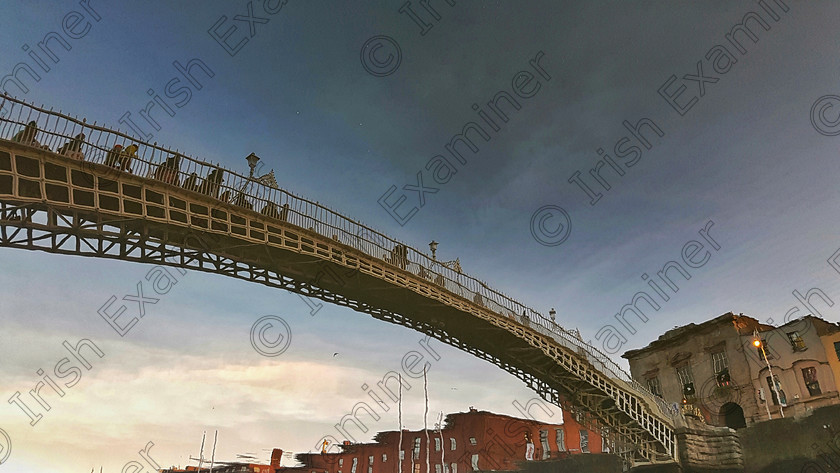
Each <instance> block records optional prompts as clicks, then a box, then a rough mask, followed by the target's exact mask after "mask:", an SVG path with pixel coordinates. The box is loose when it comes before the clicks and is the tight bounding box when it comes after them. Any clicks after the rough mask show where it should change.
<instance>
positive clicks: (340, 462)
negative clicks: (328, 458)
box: [338, 458, 344, 467]
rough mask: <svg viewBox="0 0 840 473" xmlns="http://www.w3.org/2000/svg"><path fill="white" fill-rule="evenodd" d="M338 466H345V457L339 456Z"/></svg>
mask: <svg viewBox="0 0 840 473" xmlns="http://www.w3.org/2000/svg"><path fill="white" fill-rule="evenodd" d="M338 466H339V467H342V466H344V459H343V458H339V459H338Z"/></svg>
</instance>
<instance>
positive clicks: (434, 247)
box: [429, 240, 438, 259]
mask: <svg viewBox="0 0 840 473" xmlns="http://www.w3.org/2000/svg"><path fill="white" fill-rule="evenodd" d="M437 246H438V242H436V241H434V240H432V241H431V242H429V249H430V250H432V259H437V258H435V251H437Z"/></svg>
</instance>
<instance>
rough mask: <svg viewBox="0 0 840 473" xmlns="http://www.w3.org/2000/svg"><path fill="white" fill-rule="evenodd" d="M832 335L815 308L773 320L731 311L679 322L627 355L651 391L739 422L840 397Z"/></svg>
mask: <svg viewBox="0 0 840 473" xmlns="http://www.w3.org/2000/svg"><path fill="white" fill-rule="evenodd" d="M756 340H759V341H760V342H762V343H763V348H764V350H763V351H762V349H761V348H762V347H761V346H756V345H755V342H756ZM835 342H840V325H837V324H831V323H828V322H826V321H824V320H822V319H820V318H817V317H813V316H810V315H809V316H805V317H802V318H799V319H796V320H793V321H790V322H788V323H786V324H785V325H782V326H781V327H774V326H772V325H767V324H762V323H760V322H759V321H758V320H756V319H754V318H752V317H748V316H745V315H743V314H739V315H735V314H733V313H732V312H729V313H726V314H723V315H721V316H719V317H716V318H714V319H711V320H708V321H706V322H703V323H700V324H693V323H692V324H688V325H685V326H682V327H676V328H674V329H672V330H669V331H667V332H665V333H664V334H663V335H662V336H660V337H659V338H658V339H657V340H654V341H653V342H651V343H650V344H649V345H648V346H646V347H644V348H641V349H638V350H630V351H628V352H626V353H625V354H624V355H622V357H624V358H626V359H627V360H628V361H629V363H630V372H631V374H632V376H633V378H634V379H636V380H638V381H639V382H640V383H642V384H643V385H644V386H647V387H648V389H649V390H650V391H651V392H653V393H654V394H657V395H659V396H661V397H662V398H663V399H665V400H666V401H667V402H669V403H672V404H674V405H676V406H679V405H682V406H683V410H684V412H695V413H697V414H699V415H700V416H701V417H702V418H703V420H704V421H705V422H706V423H708V424H711V425H716V426H727V427H732V428H736V429H737V428H741V427H744V426H746V425H748V424H752V423H755V422H760V421H762V420H766V419H768V418H771V417H772V418H777V417H779V416H780V415H781V414H782V411H784V414H785V415H788V416H802V415H805V414H807V413H808V411H810V410H811V409H813V408H815V407H819V406H823V405H827V404H835V403H838V402H839V401H840V399H838V393H837V382H836V381H835V379H840V377H838V378H835V373H837V374H840V358H838V354H840V343H838V344H837V345H836V347H837V349H838V351H835V349H834V348H835V345H834V343H835ZM829 347H830V348H829ZM764 353H766V354H767V360H765V358H764ZM834 360H836V361H834ZM768 361H769V362H770V363H769V364H770V368H768V367H767V364H768ZM771 369H772V371H773V376H774V378H775V379H776V380H777V386H776V388H777V389H775V390H774V389H773V386H772V384H770V383H771V381H770V380H771V378H770V375H769V371H770V370H771ZM776 392H778V396H777V395H776Z"/></svg>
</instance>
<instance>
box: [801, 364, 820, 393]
mask: <svg viewBox="0 0 840 473" xmlns="http://www.w3.org/2000/svg"><path fill="white" fill-rule="evenodd" d="M802 377H803V378H805V386H806V387H807V388H808V393H809V394H810V395H811V396H817V395H819V394H822V391H821V390H820V382H819V381H817V369H816V368H814V367H811V368H802Z"/></svg>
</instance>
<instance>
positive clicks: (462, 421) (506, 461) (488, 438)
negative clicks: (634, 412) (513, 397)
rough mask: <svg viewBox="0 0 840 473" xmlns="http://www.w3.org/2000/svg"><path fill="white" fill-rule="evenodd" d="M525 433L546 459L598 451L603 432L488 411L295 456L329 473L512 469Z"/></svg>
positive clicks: (570, 422)
mask: <svg viewBox="0 0 840 473" xmlns="http://www.w3.org/2000/svg"><path fill="white" fill-rule="evenodd" d="M526 433H527V434H529V435H530V438H531V439H532V442H533V445H534V452H533V459H534V460H545V459H549V458H559V457H562V456H565V455H569V454H576V453H601V452H602V442H601V437H600V435H598V434H597V433H595V432H590V431H587V430H586V429H585V428H583V427H582V426H581V425H580V424H578V423H577V422H575V420H574V419H572V418H571V417H570V416H566V418H565V421H564V423H563V424H543V423H540V422H536V421H532V420H526V419H518V418H515V417H509V416H505V415H500V414H494V413H492V412H486V411H477V410H475V409H472V408H470V411H469V412H461V413H456V414H449V415H448V416H446V419H445V422H444V426H443V429H442V430H439V431H437V430H431V429H430V430H428V440H427V438H426V431H423V430H419V431H408V430H404V431H403V432H402V448H400V433H399V432H397V431H390V432H380V433H378V434H377V435H376V436H375V437H374V441H373V442H371V443H350V442H349V441H345V443H344V444H343V445H338V446H336V445H331V446H329V447H328V449H327V453H305V454H299V455H297V456H296V458H297V460H298V462H300V463H302V464H303V467H299V468H300V469H301V470H305V471H307V473H308V472H311V471H315V472H321V471H326V472H327V473H397V470H398V465H399V461H400V458H402V471H401V472H400V473H426V453H427V451H428V453H429V471H430V472H433V473H468V472H470V471H474V470H511V469H515V468H516V462H518V461H524V460H525V459H526V448H527V447H526V440H525V439H526Z"/></svg>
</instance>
